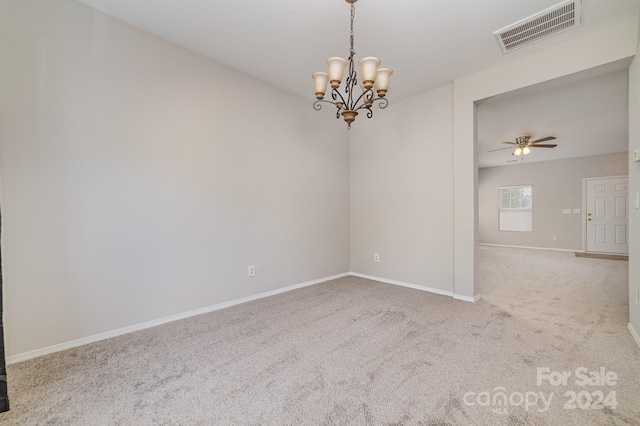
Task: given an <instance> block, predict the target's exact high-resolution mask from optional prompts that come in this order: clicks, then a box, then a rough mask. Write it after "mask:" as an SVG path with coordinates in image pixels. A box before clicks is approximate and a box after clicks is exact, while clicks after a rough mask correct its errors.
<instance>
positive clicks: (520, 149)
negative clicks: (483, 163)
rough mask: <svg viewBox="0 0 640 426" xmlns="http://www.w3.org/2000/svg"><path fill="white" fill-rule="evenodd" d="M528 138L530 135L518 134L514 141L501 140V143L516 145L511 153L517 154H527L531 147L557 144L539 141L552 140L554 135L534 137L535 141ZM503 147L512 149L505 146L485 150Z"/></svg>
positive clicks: (550, 146)
mask: <svg viewBox="0 0 640 426" xmlns="http://www.w3.org/2000/svg"><path fill="white" fill-rule="evenodd" d="M529 139H531V136H518V137H517V138H516V141H515V142H502V143H506V144H509V145H516V148H515V150H514V151H513V152H512V153H511V155H519V156H523V155H527V154H529V153H530V152H531V148H555V147H556V146H558V145H557V144H554V143H553V144H548V143H546V144H545V143H540V142H546V141H551V140H554V139H555V137H554V136H547V137H546V138H542V139H536V140H535V141H531V140H529ZM503 149H513V147H512V146H508V147H506V148H498V149H492V150H491V151H487V152H494V151H501V150H503Z"/></svg>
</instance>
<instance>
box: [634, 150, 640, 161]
mask: <svg viewBox="0 0 640 426" xmlns="http://www.w3.org/2000/svg"><path fill="white" fill-rule="evenodd" d="M632 156H633V161H640V149H636V150H635V151H633V154H632Z"/></svg>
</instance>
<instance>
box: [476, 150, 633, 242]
mask: <svg viewBox="0 0 640 426" xmlns="http://www.w3.org/2000/svg"><path fill="white" fill-rule="evenodd" d="M533 155H535V154H533ZM627 158H628V156H627V153H626V152H621V153H617V154H605V155H594V156H590V157H580V158H571V159H567V160H556V161H544V162H537V163H526V160H525V162H524V163H522V164H516V165H511V166H501V167H487V168H483V169H480V170H479V173H478V215H479V221H480V226H479V229H480V244H500V245H512V246H522V247H540V248H553V249H565V250H582V227H583V220H582V217H583V216H582V208H583V207H582V206H583V200H582V179H583V178H591V177H605V176H626V175H627V171H628V165H629V163H628V161H627ZM513 185H533V230H532V231H531V232H506V231H498V189H497V188H498V187H499V186H513ZM563 209H572V210H573V209H580V211H581V213H580V214H574V213H572V214H569V215H566V214H562V210H563ZM554 235H556V236H558V240H557V241H554V240H553V236H554Z"/></svg>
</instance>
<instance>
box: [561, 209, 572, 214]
mask: <svg viewBox="0 0 640 426" xmlns="http://www.w3.org/2000/svg"><path fill="white" fill-rule="evenodd" d="M562 214H571V209H562Z"/></svg>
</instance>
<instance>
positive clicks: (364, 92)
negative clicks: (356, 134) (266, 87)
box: [311, 0, 393, 129]
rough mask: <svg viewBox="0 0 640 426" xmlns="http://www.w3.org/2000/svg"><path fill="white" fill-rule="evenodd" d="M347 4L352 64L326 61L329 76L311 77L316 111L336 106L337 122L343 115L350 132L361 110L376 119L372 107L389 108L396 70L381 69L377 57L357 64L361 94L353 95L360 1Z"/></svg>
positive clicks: (332, 60)
mask: <svg viewBox="0 0 640 426" xmlns="http://www.w3.org/2000/svg"><path fill="white" fill-rule="evenodd" d="M345 1H346V2H347V3H349V4H350V5H351V34H350V43H351V44H350V46H351V47H350V49H349V60H346V59H343V58H340V57H331V58H329V59H327V66H328V67H329V68H328V73H325V72H315V73H313V74H311V78H313V87H314V93H315V95H316V101H315V102H314V103H313V108H314V109H315V110H316V111H319V110H321V109H322V104H321V103H322V102H325V103H329V104H332V105H334V106H335V107H336V109H337V111H336V118H340V115H342V117H343V118H344V121H346V122H347V128H348V129H351V123H353V122H354V120H355V119H356V116H357V115H358V111H359V110H362V109H364V110H367V118H371V117H372V116H373V111H372V110H371V107H372V106H373V104H374V102H379V104H378V105H379V107H380V109H384V108H386V107H387V105H388V104H389V101H388V100H387V99H386V98H385V96H386V94H387V90H389V82H390V80H391V75H392V74H393V70H392V69H389V68H379V66H380V64H381V61H380V59H378V58H376V57H373V56H368V57H366V58H362V59H361V60H360V62H358V65H359V66H360V70H361V72H362V76H361V77H362V85H361V86H360V89H361V94H360V95H359V96H358V94H357V93H354V90H355V88H356V86H357V85H358V74H357V72H356V70H355V66H354V63H353V61H354V57H355V54H356V52H355V51H354V50H353V18H354V16H355V2H356V1H358V0H345ZM347 66H348V67H349V70H348V71H347V73H348V74H347V78H346V80H345V84H344V94H343V93H342V92H341V91H340V90H338V89H340V85H341V84H342V78H343V76H344V70H345V68H347ZM327 85H329V86H330V87H331V99H332V101H329V100H324V96H325V93H326V92H327ZM376 94H377V97H376ZM354 98H355V100H354Z"/></svg>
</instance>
